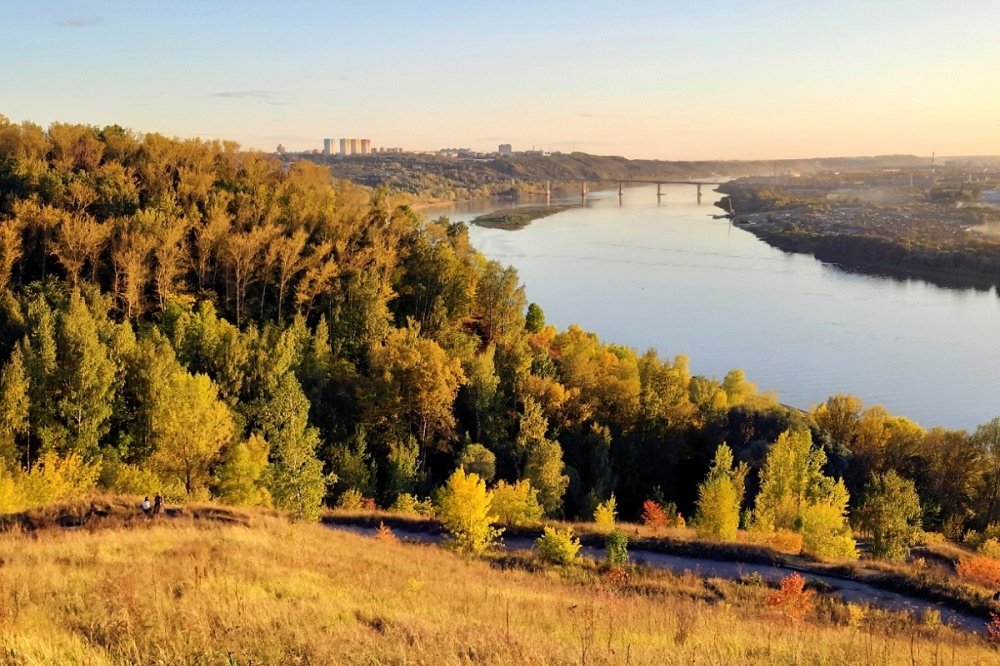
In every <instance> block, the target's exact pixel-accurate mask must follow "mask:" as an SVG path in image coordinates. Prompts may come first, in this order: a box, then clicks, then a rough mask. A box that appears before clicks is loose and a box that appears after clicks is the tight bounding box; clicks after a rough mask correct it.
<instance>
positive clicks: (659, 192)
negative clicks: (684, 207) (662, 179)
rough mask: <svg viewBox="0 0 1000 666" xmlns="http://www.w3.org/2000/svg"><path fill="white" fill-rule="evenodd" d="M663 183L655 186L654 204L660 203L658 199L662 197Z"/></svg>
mask: <svg viewBox="0 0 1000 666" xmlns="http://www.w3.org/2000/svg"><path fill="white" fill-rule="evenodd" d="M662 188H663V183H657V184H656V203H660V197H662V196H663V189H662Z"/></svg>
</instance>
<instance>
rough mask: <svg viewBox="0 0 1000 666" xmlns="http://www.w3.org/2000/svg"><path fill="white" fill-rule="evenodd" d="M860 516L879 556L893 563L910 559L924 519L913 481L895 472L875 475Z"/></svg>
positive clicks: (866, 493) (875, 554) (866, 492)
mask: <svg viewBox="0 0 1000 666" xmlns="http://www.w3.org/2000/svg"><path fill="white" fill-rule="evenodd" d="M860 515H861V529H862V530H863V531H865V532H866V533H868V534H869V535H871V539H872V540H871V549H872V554H873V555H874V556H875V557H879V558H883V559H886V560H889V561H890V562H902V561H903V560H905V559H906V557H907V556H908V555H909V554H910V547H911V546H913V544H914V543H916V540H917V538H918V536H919V535H920V532H921V517H922V516H923V511H922V510H921V507H920V498H919V497H918V496H917V491H916V488H915V487H914V485H913V481H910V480H909V479H905V478H903V477H901V476H899V475H898V474H897V473H896V472H895V471H894V470H890V471H888V472H886V473H885V474H876V475H874V476H873V477H872V478H871V480H870V481H869V482H868V486H867V487H866V488H865V502H864V505H863V506H862V507H861V511H860Z"/></svg>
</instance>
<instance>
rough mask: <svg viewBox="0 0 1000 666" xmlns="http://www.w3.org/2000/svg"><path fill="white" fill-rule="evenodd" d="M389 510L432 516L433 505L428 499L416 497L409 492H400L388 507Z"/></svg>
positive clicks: (411, 514) (412, 514)
mask: <svg viewBox="0 0 1000 666" xmlns="http://www.w3.org/2000/svg"><path fill="white" fill-rule="evenodd" d="M389 511H392V512H394V513H403V514H406V515H410V516H433V515H434V505H433V504H431V501H430V499H429V498H428V499H422V500H421V499H417V498H416V497H414V496H413V495H411V494H410V493H401V494H400V495H399V497H397V498H396V501H395V502H393V503H392V506H390V507H389Z"/></svg>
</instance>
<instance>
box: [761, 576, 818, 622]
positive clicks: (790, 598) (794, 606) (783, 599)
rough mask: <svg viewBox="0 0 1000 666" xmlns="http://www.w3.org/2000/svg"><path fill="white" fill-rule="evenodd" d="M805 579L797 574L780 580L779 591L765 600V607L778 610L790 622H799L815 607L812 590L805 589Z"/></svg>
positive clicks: (814, 593)
mask: <svg viewBox="0 0 1000 666" xmlns="http://www.w3.org/2000/svg"><path fill="white" fill-rule="evenodd" d="M805 586H806V579H805V578H803V577H802V576H800V575H799V574H797V573H793V574H791V575H790V576H785V577H784V578H782V579H781V589H779V590H778V591H777V592H775V593H774V594H772V595H769V596H768V597H767V599H766V601H767V605H768V606H771V607H772V608H774V609H776V610H778V611H779V612H780V613H781V614H782V615H784V616H785V617H787V618H789V619H790V620H791V621H792V622H801V621H802V619H803V618H804V617H805V616H806V614H807V613H808V612H809V611H811V610H812V609H813V608H815V606H816V602H815V600H814V599H813V597H814V596H815V595H816V592H815V591H814V590H807V589H805Z"/></svg>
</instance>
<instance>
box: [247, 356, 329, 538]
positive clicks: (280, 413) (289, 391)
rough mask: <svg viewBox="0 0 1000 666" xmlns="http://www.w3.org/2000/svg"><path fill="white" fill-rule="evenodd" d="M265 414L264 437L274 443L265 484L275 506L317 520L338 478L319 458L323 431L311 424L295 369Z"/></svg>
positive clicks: (280, 384)
mask: <svg viewBox="0 0 1000 666" xmlns="http://www.w3.org/2000/svg"><path fill="white" fill-rule="evenodd" d="M265 414H266V416H265V420H264V437H265V438H266V439H267V441H268V442H270V444H271V464H270V465H269V466H268V468H267V474H266V475H265V483H266V485H267V489H268V491H269V492H270V493H271V497H272V499H273V500H274V506H276V507H277V508H279V509H284V510H286V511H290V512H291V514H292V516H294V517H295V518H296V519H299V520H317V519H318V518H319V514H320V508H321V506H322V503H323V498H324V497H325V496H326V489H327V485H328V484H330V483H334V482H335V481H336V477H333V476H329V477H328V476H327V475H325V474H323V463H322V461H320V460H319V458H317V457H316V449H317V448H318V447H319V445H320V439H319V431H318V430H317V429H316V428H313V427H312V426H310V425H309V401H308V400H306V397H305V395H303V393H302V388H301V387H300V386H299V383H298V381H296V379H295V376H294V375H293V374H292V373H291V372H287V373H285V374H284V375H283V376H282V377H281V378H280V379H279V380H278V382H277V386H276V389H275V392H274V395H273V396H271V398H270V400H268V403H267V407H266V411H265Z"/></svg>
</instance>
